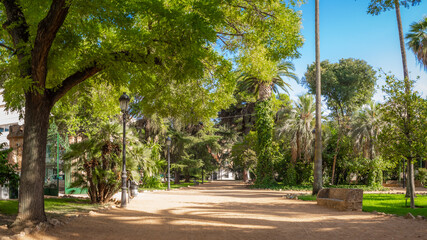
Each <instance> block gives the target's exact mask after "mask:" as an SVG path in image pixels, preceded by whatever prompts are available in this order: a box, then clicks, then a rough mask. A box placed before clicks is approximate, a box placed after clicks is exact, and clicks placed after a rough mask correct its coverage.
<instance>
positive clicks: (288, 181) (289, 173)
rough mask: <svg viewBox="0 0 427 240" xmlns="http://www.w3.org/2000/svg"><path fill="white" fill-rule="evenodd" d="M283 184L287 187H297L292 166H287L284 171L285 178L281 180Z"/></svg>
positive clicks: (295, 174)
mask: <svg viewBox="0 0 427 240" xmlns="http://www.w3.org/2000/svg"><path fill="white" fill-rule="evenodd" d="M283 184H284V185H288V186H295V185H297V171H296V170H295V166H294V165H293V164H289V165H288V167H287V170H286V174H285V177H284V179H283Z"/></svg>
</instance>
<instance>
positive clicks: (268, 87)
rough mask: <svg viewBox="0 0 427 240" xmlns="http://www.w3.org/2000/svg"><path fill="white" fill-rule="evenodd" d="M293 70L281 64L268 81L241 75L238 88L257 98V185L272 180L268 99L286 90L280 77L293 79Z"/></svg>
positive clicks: (270, 119) (270, 124) (287, 65)
mask: <svg viewBox="0 0 427 240" xmlns="http://www.w3.org/2000/svg"><path fill="white" fill-rule="evenodd" d="M294 70H295V68H294V66H293V64H292V63H290V62H286V61H285V62H282V63H280V64H278V66H277V72H276V74H275V77H273V78H272V79H269V80H264V79H260V78H258V77H254V76H251V75H248V74H242V75H241V77H240V79H239V82H238V88H239V89H240V90H243V91H248V92H250V93H252V94H254V95H255V96H256V98H257V102H256V106H255V109H256V116H257V122H256V125H255V126H256V130H257V139H258V140H257V157H258V163H257V169H256V171H257V176H256V181H257V183H262V184H265V183H270V182H272V181H274V179H273V165H272V162H271V149H272V140H273V125H274V120H273V117H272V113H271V103H270V98H271V95H272V92H273V91H276V92H277V91H278V88H282V89H284V90H286V87H289V84H288V83H286V82H285V81H284V80H283V78H282V77H287V78H291V79H295V80H296V81H298V78H297V76H296V75H295V74H294V73H293V72H292V71H294Z"/></svg>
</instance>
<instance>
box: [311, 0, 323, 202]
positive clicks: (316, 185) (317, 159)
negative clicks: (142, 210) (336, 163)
mask: <svg viewBox="0 0 427 240" xmlns="http://www.w3.org/2000/svg"><path fill="white" fill-rule="evenodd" d="M315 5H316V6H315V14H316V20H315V25H316V26H315V35H316V36H315V38H316V40H315V41H316V132H315V134H316V136H315V138H316V140H315V145H314V181H313V195H316V194H317V193H318V192H319V191H320V189H322V187H323V177H322V122H321V120H322V115H321V114H322V109H321V107H322V98H321V90H320V89H321V74H320V38H319V0H316V2H315Z"/></svg>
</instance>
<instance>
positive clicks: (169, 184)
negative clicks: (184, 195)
mask: <svg viewBox="0 0 427 240" xmlns="http://www.w3.org/2000/svg"><path fill="white" fill-rule="evenodd" d="M171 142H172V141H171V138H170V137H168V138H166V145H167V146H168V191H169V190H171V153H170V147H171Z"/></svg>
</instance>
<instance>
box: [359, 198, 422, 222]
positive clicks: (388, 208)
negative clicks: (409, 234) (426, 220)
mask: <svg viewBox="0 0 427 240" xmlns="http://www.w3.org/2000/svg"><path fill="white" fill-rule="evenodd" d="M409 201H410V200H409V199H408V204H407V206H405V202H406V200H405V194H363V211H364V212H372V211H377V212H384V213H389V214H397V215H400V216H403V215H406V214H407V213H409V212H410V213H412V215H414V216H416V215H421V216H424V217H427V196H425V195H424V196H422V195H417V198H415V206H416V207H417V208H415V209H411V208H409Z"/></svg>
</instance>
